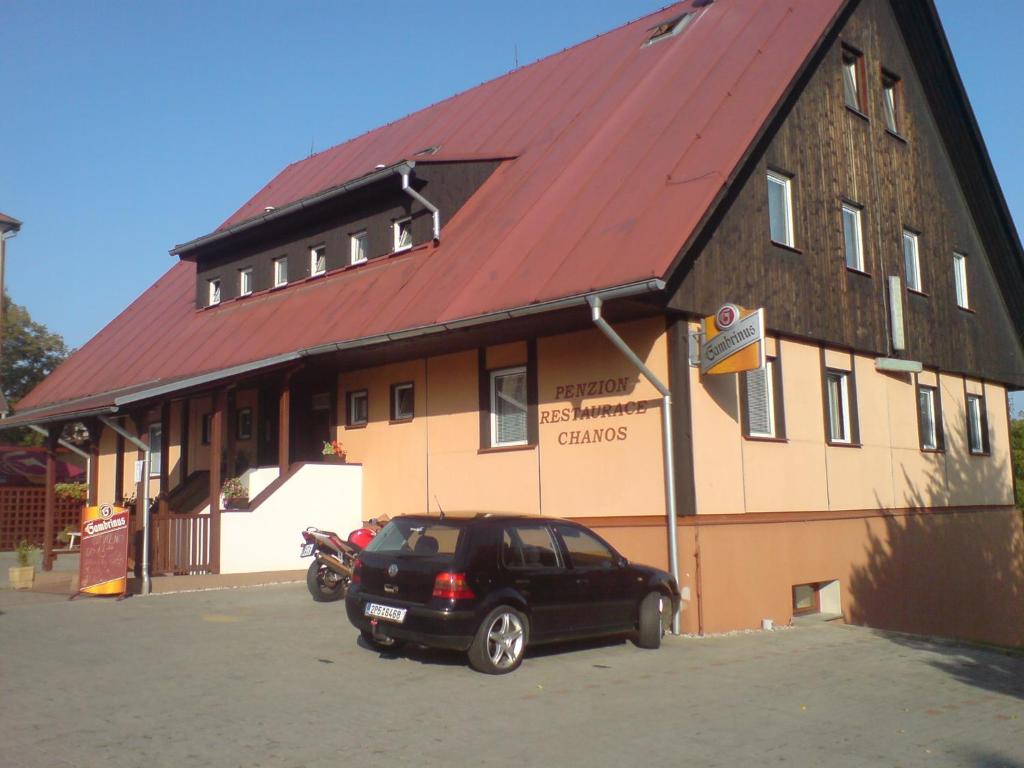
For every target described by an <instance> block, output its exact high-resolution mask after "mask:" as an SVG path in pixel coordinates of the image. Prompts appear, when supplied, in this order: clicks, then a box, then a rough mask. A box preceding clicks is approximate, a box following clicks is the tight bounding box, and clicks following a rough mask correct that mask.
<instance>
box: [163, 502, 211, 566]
mask: <svg viewBox="0 0 1024 768" xmlns="http://www.w3.org/2000/svg"><path fill="white" fill-rule="evenodd" d="M150 523H151V526H152V532H153V533H152V538H151V539H150V542H151V546H152V550H153V552H152V560H153V566H152V571H151V572H152V574H153V575H154V576H163V575H168V574H173V575H176V576H177V575H192V574H200V573H210V516H209V515H178V514H173V513H172V514H165V515H161V514H154V515H153V517H152V519H151V520H150Z"/></svg>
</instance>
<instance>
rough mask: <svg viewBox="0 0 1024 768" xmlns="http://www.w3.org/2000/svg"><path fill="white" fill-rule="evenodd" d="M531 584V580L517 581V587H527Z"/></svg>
mask: <svg viewBox="0 0 1024 768" xmlns="http://www.w3.org/2000/svg"><path fill="white" fill-rule="evenodd" d="M529 583H530V580H529V579H516V586H517V587H525V586H527V585H529Z"/></svg>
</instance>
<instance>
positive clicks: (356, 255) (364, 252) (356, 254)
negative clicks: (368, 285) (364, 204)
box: [348, 229, 369, 264]
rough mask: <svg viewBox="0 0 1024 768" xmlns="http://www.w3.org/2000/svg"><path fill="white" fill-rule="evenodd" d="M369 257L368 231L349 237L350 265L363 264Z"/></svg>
mask: <svg viewBox="0 0 1024 768" xmlns="http://www.w3.org/2000/svg"><path fill="white" fill-rule="evenodd" d="M368 257H369V238H367V236H366V230H365V229H364V230H363V231H362V232H356V233H354V234H352V235H349V261H348V263H349V264H362V263H363V262H364V261H366V259H367V258H368Z"/></svg>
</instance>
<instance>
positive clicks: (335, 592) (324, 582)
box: [306, 560, 349, 603]
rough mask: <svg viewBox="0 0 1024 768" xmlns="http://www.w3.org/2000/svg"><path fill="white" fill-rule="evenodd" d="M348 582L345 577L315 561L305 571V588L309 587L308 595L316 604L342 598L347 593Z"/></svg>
mask: <svg viewBox="0 0 1024 768" xmlns="http://www.w3.org/2000/svg"><path fill="white" fill-rule="evenodd" d="M348 582H349V579H348V577H347V576H342V575H341V574H340V573H335V572H334V571H332V570H331V569H330V568H328V567H327V566H326V565H321V564H320V563H318V562H316V561H315V560H314V561H313V562H312V563H310V564H309V570H308V571H306V586H307V587H309V594H311V595H312V596H313V599H314V600H316V602H318V603H333V602H334V601H335V600H341V599H342V598H344V597H345V593H346V592H348Z"/></svg>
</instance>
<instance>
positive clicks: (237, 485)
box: [220, 477, 249, 509]
mask: <svg viewBox="0 0 1024 768" xmlns="http://www.w3.org/2000/svg"><path fill="white" fill-rule="evenodd" d="M220 498H221V503H220V507H221V509H248V507H249V489H248V488H246V487H245V483H243V482H242V478H240V477H232V478H230V479H228V480H225V481H224V485H222V486H221V487H220Z"/></svg>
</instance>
